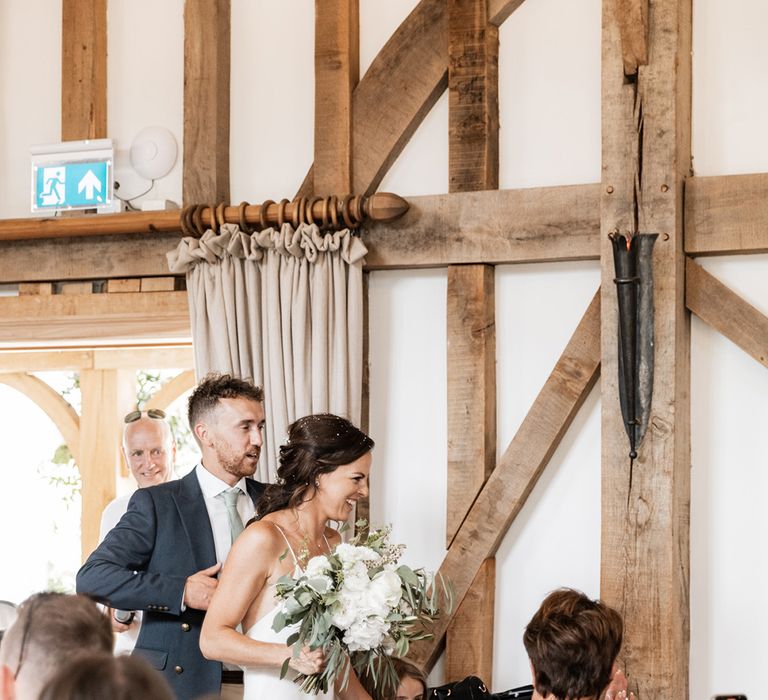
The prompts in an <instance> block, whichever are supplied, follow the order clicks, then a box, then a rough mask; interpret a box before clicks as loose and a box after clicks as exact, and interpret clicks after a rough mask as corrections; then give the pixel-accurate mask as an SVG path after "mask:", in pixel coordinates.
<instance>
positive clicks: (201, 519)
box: [174, 469, 216, 571]
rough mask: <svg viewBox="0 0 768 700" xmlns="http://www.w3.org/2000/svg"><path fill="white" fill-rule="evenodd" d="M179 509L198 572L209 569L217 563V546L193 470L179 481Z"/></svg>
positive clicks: (175, 498) (177, 495)
mask: <svg viewBox="0 0 768 700" xmlns="http://www.w3.org/2000/svg"><path fill="white" fill-rule="evenodd" d="M174 500H175V501H176V507H177V508H178V509H179V516H180V517H181V523H182V525H183V527H184V531H185V532H186V535H187V539H188V540H189V546H190V547H191V548H192V555H193V557H194V559H195V564H196V566H197V571H200V570H201V569H207V568H208V567H209V566H213V565H214V564H215V563H216V546H215V545H214V543H213V530H212V529H211V520H210V518H209V517H208V509H207V508H206V507H205V500H204V498H203V492H202V491H201V489H200V482H199V481H198V480H197V474H195V470H194V469H193V470H192V471H191V472H190V473H189V474H187V475H186V476H185V477H184V478H183V479H180V480H179V490H178V493H177V494H176V495H175V496H174Z"/></svg>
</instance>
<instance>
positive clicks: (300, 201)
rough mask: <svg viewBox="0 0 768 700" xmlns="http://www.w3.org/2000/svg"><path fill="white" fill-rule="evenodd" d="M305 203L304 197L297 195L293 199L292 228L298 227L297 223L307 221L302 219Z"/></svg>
mask: <svg viewBox="0 0 768 700" xmlns="http://www.w3.org/2000/svg"><path fill="white" fill-rule="evenodd" d="M306 204H307V198H306V197H298V198H297V199H294V200H293V216H292V217H291V222H292V223H293V228H295V229H296V228H298V227H299V224H305V223H307V222H306V221H305V220H304V207H305V206H306Z"/></svg>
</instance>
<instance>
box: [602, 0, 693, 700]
mask: <svg viewBox="0 0 768 700" xmlns="http://www.w3.org/2000/svg"><path fill="white" fill-rule="evenodd" d="M617 7H620V5H617V3H616V2H615V0H604V2H603V40H602V43H603V49H602V66H603V68H602V84H603V109H602V125H603V126H602V128H603V179H602V186H603V192H602V202H601V234H602V242H601V256H602V280H603V285H602V302H603V303H602V318H601V322H602V324H601V325H602V375H601V376H602V380H601V387H602V389H601V393H602V468H603V479H602V556H601V559H602V565H601V592H602V597H603V598H604V599H605V600H606V601H607V602H608V603H610V604H611V605H613V606H615V607H616V608H617V609H618V610H619V611H620V612H621V614H622V615H623V617H624V623H625V630H626V633H625V641H624V648H623V652H622V659H621V661H620V663H621V664H622V665H623V667H624V668H625V669H626V670H627V673H628V676H629V677H630V684H631V686H633V689H634V690H635V692H636V693H637V692H638V690H639V697H642V698H646V699H647V700H655V699H658V700H663V699H664V700H665V699H667V698H681V699H682V700H684V699H685V698H687V697H688V646H689V606H688V592H689V507H690V466H691V465H690V318H689V314H688V312H687V311H686V309H685V305H684V286H685V285H684V282H685V280H684V257H685V256H684V254H683V226H682V215H683V184H684V178H685V176H686V175H687V173H688V171H689V167H690V119H691V0H656V1H655V2H653V3H651V5H650V9H649V20H648V26H649V27H650V33H649V36H648V56H649V63H648V65H647V66H642V65H641V66H640V67H639V69H638V72H637V75H636V76H634V75H631V76H626V75H625V73H624V69H623V60H622V46H621V41H620V27H621V25H622V19H621V17H620V16H618V15H617V13H618V12H619V10H618V9H617ZM614 231H619V232H621V233H626V232H628V231H632V232H634V231H640V232H646V233H659V234H660V235H659V239H658V241H657V243H656V246H655V250H654V271H653V275H654V302H655V303H654V306H655V324H654V325H655V343H654V344H655V373H654V386H653V404H652V407H651V419H650V422H649V426H648V432H647V434H646V436H645V439H644V441H643V443H642V445H641V447H640V450H639V456H638V459H637V460H636V461H635V464H634V467H633V470H632V474H631V478H630V464H629V462H630V460H629V457H628V453H629V444H628V441H627V438H626V433H625V431H624V426H623V424H622V418H621V413H620V409H619V396H618V378H617V375H618V358H617V302H616V289H615V284H614V282H613V278H614V270H613V259H612V253H611V244H610V241H609V239H608V235H609V234H610V233H611V232H614Z"/></svg>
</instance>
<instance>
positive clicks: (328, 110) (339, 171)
mask: <svg viewBox="0 0 768 700" xmlns="http://www.w3.org/2000/svg"><path fill="white" fill-rule="evenodd" d="M359 24H360V22H359V8H358V0H315V163H314V171H313V174H314V193H315V194H318V195H321V196H324V195H328V194H345V193H348V192H350V191H351V187H352V90H353V89H354V87H355V85H357V81H358V74H359V65H360V49H359V44H360V40H359Z"/></svg>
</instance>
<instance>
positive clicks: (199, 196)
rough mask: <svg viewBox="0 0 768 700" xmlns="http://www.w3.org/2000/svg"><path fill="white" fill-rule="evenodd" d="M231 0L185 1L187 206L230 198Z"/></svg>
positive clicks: (185, 156) (185, 201)
mask: <svg viewBox="0 0 768 700" xmlns="http://www.w3.org/2000/svg"><path fill="white" fill-rule="evenodd" d="M230 14H231V0H185V3H184V163H183V187H182V191H183V200H184V204H218V203H219V202H227V201H229V103H230V97H231V96H230V90H229V83H230V44H231V31H230Z"/></svg>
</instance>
